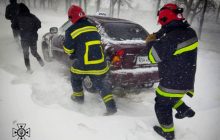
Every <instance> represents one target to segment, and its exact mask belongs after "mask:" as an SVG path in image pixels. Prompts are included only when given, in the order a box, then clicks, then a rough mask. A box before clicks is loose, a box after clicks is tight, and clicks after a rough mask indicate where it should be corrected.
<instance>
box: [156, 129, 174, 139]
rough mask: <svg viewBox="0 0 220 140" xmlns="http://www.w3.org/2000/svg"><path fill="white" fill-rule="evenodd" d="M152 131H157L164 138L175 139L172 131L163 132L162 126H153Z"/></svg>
mask: <svg viewBox="0 0 220 140" xmlns="http://www.w3.org/2000/svg"><path fill="white" fill-rule="evenodd" d="M153 128H154V131H155V132H157V134H159V135H160V136H162V137H164V138H165V139H166V140H173V139H175V135H174V131H173V132H163V130H162V128H161V127H159V126H154V127H153Z"/></svg>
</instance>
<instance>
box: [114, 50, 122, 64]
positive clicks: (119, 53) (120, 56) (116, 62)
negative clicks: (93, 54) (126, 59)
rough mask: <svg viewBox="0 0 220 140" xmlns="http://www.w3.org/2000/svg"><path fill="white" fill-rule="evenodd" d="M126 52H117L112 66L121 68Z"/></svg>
mask: <svg viewBox="0 0 220 140" xmlns="http://www.w3.org/2000/svg"><path fill="white" fill-rule="evenodd" d="M124 53H125V51H124V50H118V51H116V53H115V55H114V56H113V57H112V64H113V65H115V66H117V67H119V66H121V58H122V56H123V55H124Z"/></svg>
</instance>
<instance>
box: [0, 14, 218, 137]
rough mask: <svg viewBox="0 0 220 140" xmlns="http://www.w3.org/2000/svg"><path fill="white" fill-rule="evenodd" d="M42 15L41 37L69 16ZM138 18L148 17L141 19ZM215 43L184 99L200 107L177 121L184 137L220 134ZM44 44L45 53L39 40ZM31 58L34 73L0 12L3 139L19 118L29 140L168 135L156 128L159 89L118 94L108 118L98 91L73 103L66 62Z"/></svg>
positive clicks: (204, 51)
mask: <svg viewBox="0 0 220 140" xmlns="http://www.w3.org/2000/svg"><path fill="white" fill-rule="evenodd" d="M41 14H42V13H39V15H41ZM40 17H41V18H43V19H42V29H41V30H40V31H39V34H40V36H39V38H40V37H41V36H42V34H43V33H44V32H46V31H47V30H48V27H49V26H50V25H52V24H54V23H55V21H59V22H56V24H59V23H60V22H61V21H62V19H65V17H64V18H60V17H55V16H52V17H48V16H47V15H41V16H40ZM60 19H61V20H60ZM138 22H139V23H144V22H145V20H142V19H141V18H140V21H138ZM52 26H54V25H52ZM152 28H156V27H154V26H153V27H152ZM219 35H220V32H219ZM216 41H217V40H216ZM218 42H219V41H218ZM38 43H39V44H40V41H39V42H38ZM212 43H213V42H212ZM211 46H212V47H213V46H217V45H216V44H209V42H207V41H206V42H202V41H201V42H200V49H199V57H198V69H197V75H196V85H195V94H196V95H195V97H194V98H192V99H190V98H188V97H186V98H184V100H185V101H186V103H188V104H189V105H191V106H192V108H193V109H195V111H196V116H195V117H194V118H192V119H188V118H186V119H184V120H174V121H175V127H176V139H178V140H186V139H187V140H207V139H209V140H219V139H220V133H219V130H218V127H219V126H220V119H219V116H220V93H219V89H218V87H219V83H220V74H219V72H220V62H219V60H220V55H219V53H220V52H219V51H213V50H217V48H215V49H209V47H210V48H211ZM38 49H39V52H40V54H41V55H42V52H41V50H40V46H39V45H38ZM30 59H31V65H32V67H33V70H34V73H33V74H32V75H29V74H26V73H25V70H26V69H25V66H24V62H23V54H22V52H21V50H20V49H19V48H18V46H17V45H16V44H15V42H13V41H12V33H11V29H10V25H9V22H8V21H6V20H5V19H4V18H3V16H2V15H0V77H1V79H0V112H1V115H0V139H1V140H12V139H17V138H13V137H12V128H16V129H17V126H16V124H17V123H26V128H30V129H31V137H30V138H28V137H27V138H26V139H27V140H29V139H30V140H39V139H41V140H60V139H63V140H73V139H74V140H163V139H162V138H161V137H160V136H158V135H157V134H155V133H154V131H153V129H152V126H153V125H155V124H157V120H156V118H155V114H154V91H153V89H150V90H145V91H143V92H142V93H141V94H138V95H129V96H127V97H124V98H119V97H116V102H117V105H118V108H119V111H118V113H117V114H115V115H114V116H109V117H106V116H102V113H103V112H104V111H105V108H104V105H103V103H102V102H101V100H100V98H99V96H98V95H95V94H91V93H86V101H85V104H84V105H82V106H79V105H77V104H75V103H73V102H71V100H70V98H69V96H70V94H71V92H72V89H71V87H70V83H69V81H68V75H64V74H63V72H64V71H66V67H65V66H63V65H62V64H59V63H57V62H52V63H46V65H45V67H43V68H42V67H40V65H39V64H38V62H37V61H36V60H35V59H34V58H33V57H32V56H31V58H30Z"/></svg>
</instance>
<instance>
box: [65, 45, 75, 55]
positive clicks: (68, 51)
mask: <svg viewBox="0 0 220 140" xmlns="http://www.w3.org/2000/svg"><path fill="white" fill-rule="evenodd" d="M63 50H64V52H65V53H67V54H72V53H73V52H74V49H71V50H70V49H67V48H66V47H65V46H63Z"/></svg>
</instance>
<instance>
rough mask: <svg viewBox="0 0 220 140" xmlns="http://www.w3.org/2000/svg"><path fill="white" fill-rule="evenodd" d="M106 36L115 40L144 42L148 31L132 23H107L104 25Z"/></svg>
mask: <svg viewBox="0 0 220 140" xmlns="http://www.w3.org/2000/svg"><path fill="white" fill-rule="evenodd" d="M102 26H103V27H104V29H105V32H106V34H107V35H108V36H109V37H110V38H112V39H114V40H118V41H121V40H144V39H145V38H146V36H147V35H148V33H147V31H146V30H145V29H144V28H143V27H141V26H140V25H137V24H132V23H120V22H119V23H117V22H116V23H105V24H104V25H102Z"/></svg>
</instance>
